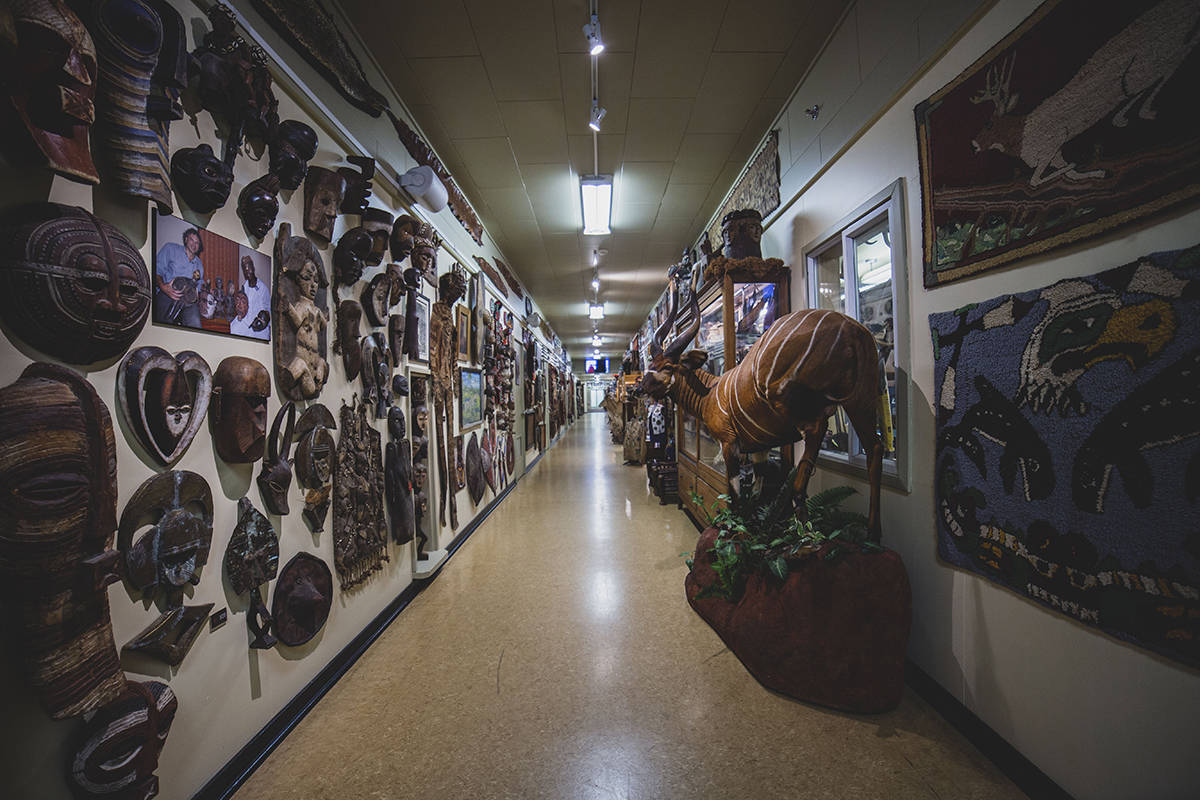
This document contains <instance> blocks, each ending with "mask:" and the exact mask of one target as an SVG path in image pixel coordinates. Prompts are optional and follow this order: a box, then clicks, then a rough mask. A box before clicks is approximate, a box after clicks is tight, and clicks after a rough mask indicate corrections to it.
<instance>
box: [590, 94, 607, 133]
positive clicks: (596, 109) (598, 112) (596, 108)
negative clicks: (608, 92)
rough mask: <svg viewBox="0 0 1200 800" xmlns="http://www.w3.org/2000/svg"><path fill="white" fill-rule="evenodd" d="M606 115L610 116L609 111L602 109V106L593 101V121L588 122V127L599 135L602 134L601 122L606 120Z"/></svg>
mask: <svg viewBox="0 0 1200 800" xmlns="http://www.w3.org/2000/svg"><path fill="white" fill-rule="evenodd" d="M606 114H608V109H607V108H601V107H600V105H599V104H598V103H597V102H596V101H594V100H593V101H592V116H591V119H589V120H588V127H589V128H591V129H592V130H594V131H596V132H597V133H599V132H600V120H602V119H604V116H605V115H606Z"/></svg>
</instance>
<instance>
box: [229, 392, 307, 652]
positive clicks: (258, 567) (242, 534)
mask: <svg viewBox="0 0 1200 800" xmlns="http://www.w3.org/2000/svg"><path fill="white" fill-rule="evenodd" d="M293 408H294V407H293ZM278 571H279V536H278V534H276V533H275V529H274V528H273V527H271V523H270V521H269V520H268V519H267V518H266V517H265V516H263V514H262V512H261V511H259V510H258V509H256V508H255V507H254V505H253V504H252V503H251V502H250V498H249V497H243V498H241V499H240V500H238V521H237V527H235V528H234V529H233V536H232V537H230V539H229V546H228V547H227V548H226V549H225V572H226V574H227V575H229V585H230V586H232V587H233V591H235V592H237V593H238V594H245V593H247V592H249V593H250V608H249V609H248V611H247V616H246V625H247V627H249V628H250V632H251V633H253V634H254V638H253V639H252V640H251V641H250V646H251V647H253V648H255V649H256V650H262V649H265V648H268V647H271V646H272V645H274V644H275V637H274V636H273V635H271V613H270V612H269V611H267V606H266V604H265V603H264V602H263V599H262V593H261V592H260V587H261V586H262V585H263V584H264V583H267V582H268V581H270V580H271V579H272V578H274V577H275V575H276V573H277V572H278Z"/></svg>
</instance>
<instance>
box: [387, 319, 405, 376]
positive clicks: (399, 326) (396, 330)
mask: <svg viewBox="0 0 1200 800" xmlns="http://www.w3.org/2000/svg"><path fill="white" fill-rule="evenodd" d="M404 328H405V323H404V317H402V316H400V315H399V314H392V315H391V316H390V317H388V325H387V337H388V350H389V351H390V352H391V354H392V368H393V369H399V368H400V360H401V358H402V357H403V356H404ZM396 377H397V378H403V377H404V376H403V375H397V376H396Z"/></svg>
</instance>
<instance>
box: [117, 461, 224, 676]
mask: <svg viewBox="0 0 1200 800" xmlns="http://www.w3.org/2000/svg"><path fill="white" fill-rule="evenodd" d="M212 519H213V505H212V491H211V490H210V489H209V488H208V482H207V481H205V480H204V478H202V477H201V476H200V475H197V474H196V473H195V472H188V471H186V470H178V471H175V470H172V471H170V472H164V473H162V474H160V475H155V476H154V477H152V478H150V479H149V480H147V481H146V482H145V483H143V484H142V485H141V486H139V487H138V488H137V491H135V492H134V493H133V496H132V497H130V498H129V502H128V503H126V504H125V510H124V511H123V512H122V513H121V524H120V526H119V527H118V528H117V549H118V550H119V551H120V552H121V555H122V556H123V557H124V559H125V579H126V580H127V581H128V582H129V585H130V586H132V587H133V588H134V589H135V590H137V591H139V592H141V593H142V595H143V596H144V597H146V598H152V597H154V596H156V595H157V594H158V593H159V592H162V593H163V594H164V596H165V600H164V603H165V606H166V610H165V611H163V613H162V614H161V615H159V617H158V619H156V620H155V621H154V622H152V623H150V625H148V626H147V627H146V628H145V630H143V631H142V632H141V633H139V634H138V635H137V636H135V637H134V638H133V639H132V640H131V641H129V642H128V643H126V644H125V646H124V648H122V649H123V650H126V651H130V652H142V653H146V654H147V655H150V656H153V657H154V658H157V659H159V660H161V661H165V662H166V663H168V664H170V665H172V666H175V665H177V664H179V663H180V662H182V661H183V659H184V656H186V655H187V653H188V650H190V649H191V647H192V644H193V643H194V642H195V641H196V637H197V636H198V635H199V634H200V631H201V629H202V627H203V625H204V623H205V621H206V620H207V619H208V612H209V611H211V610H212V607H213V604H212V603H206V604H204V605H200V606H185V605H184V603H183V590H184V587H186V586H188V585H189V584H190V585H195V584H197V583H199V582H200V576H199V575H198V574H197V571H198V570H199V569H200V568H201V567H203V566H204V564H205V563H206V562H207V561H208V550H209V547H210V545H211V544H212ZM147 522H152V523H153V527H152V528H151V529H150V530H149V531H148V532H147V533H145V534H144V535H142V536H141V537H140V538H139V539H137V540H136V541H134V538H133V535H134V533H135V532H136V531H137V530H139V529H140V528H141V527H142V526H143V525H144V524H146V523H147Z"/></svg>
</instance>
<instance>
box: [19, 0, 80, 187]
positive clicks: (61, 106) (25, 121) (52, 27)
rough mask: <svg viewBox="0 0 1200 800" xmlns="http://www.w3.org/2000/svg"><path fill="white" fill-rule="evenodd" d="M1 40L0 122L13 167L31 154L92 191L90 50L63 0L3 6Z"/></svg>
mask: <svg viewBox="0 0 1200 800" xmlns="http://www.w3.org/2000/svg"><path fill="white" fill-rule="evenodd" d="M6 5H7V9H6V13H5V16H6V17H7V19H6V20H5V21H4V25H3V26H2V28H3V31H4V35H0V82H2V84H3V86H4V87H5V94H6V95H7V96H8V101H7V102H8V104H9V108H10V109H11V110H10V111H9V112H8V113H5V114H0V125H2V126H3V132H4V136H2V137H0V140H2V141H3V142H4V148H5V150H6V151H9V147H10V146H11V145H15V146H16V149H15V150H14V151H12V152H11V157H12V159H13V161H14V163H15V162H18V161H19V160H20V158H21V157H22V156H24V155H25V154H29V155H30V156H33V157H35V158H37V160H38V162H42V161H44V162H46V165H47V166H48V167H49V168H50V169H52V170H53V171H55V172H57V173H58V174H60V175H62V176H64V177H67V178H70V179H71V180H73V181H78V182H80V183H88V184H97V183H99V182H100V176H99V175H98V174H97V173H96V166H95V164H94V163H93V162H92V154H91V150H90V149H89V147H88V130H89V128H90V127H91V125H92V122H93V121H94V120H95V118H96V109H95V105H94V103H93V101H94V98H95V96H96V79H97V74H98V71H99V70H98V66H97V61H96V47H95V45H94V44H93V42H92V37H91V35H89V34H88V31H87V29H86V28H85V27H84V26H83V22H82V21H80V19H79V17H77V16H76V15H75V13H74V12H73V11H71V9H69V8H68V7H67V5H66V3H64V2H63V1H62V0H9V2H8V3H7V4H6Z"/></svg>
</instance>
